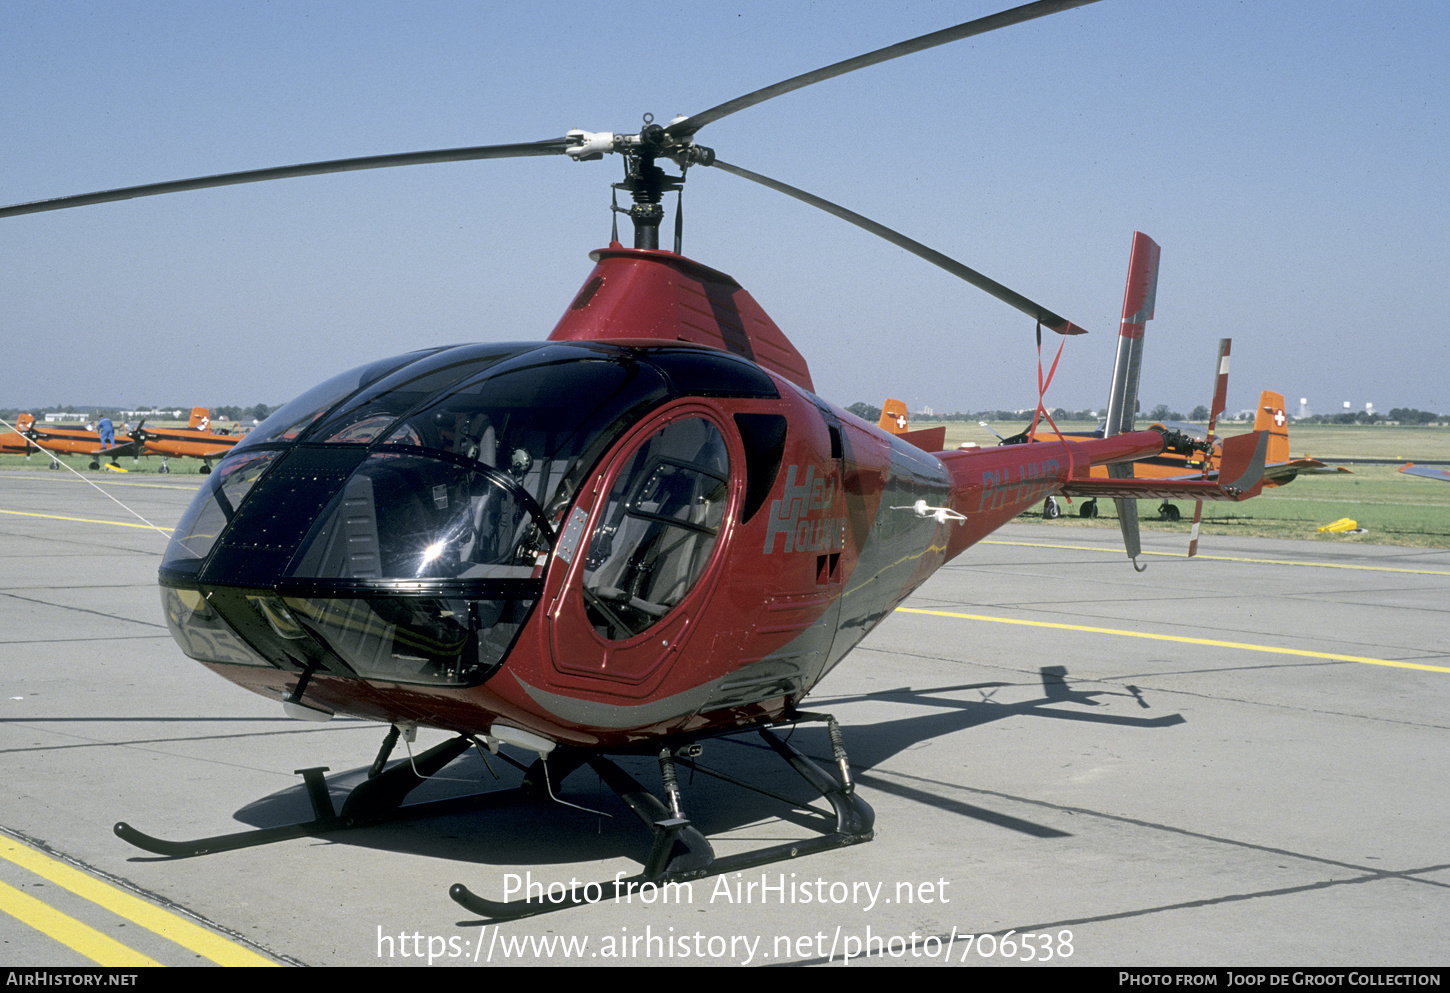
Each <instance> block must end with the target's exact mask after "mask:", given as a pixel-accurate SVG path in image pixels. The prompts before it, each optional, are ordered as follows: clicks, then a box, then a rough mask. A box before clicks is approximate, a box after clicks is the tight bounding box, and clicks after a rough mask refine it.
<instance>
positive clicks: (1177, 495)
mask: <svg viewBox="0 0 1450 993" xmlns="http://www.w3.org/2000/svg"><path fill="white" fill-rule="evenodd" d="M1268 446H1269V436H1268V433H1267V432H1263V431H1254V432H1252V433H1250V434H1242V435H1238V436H1237V437H1234V438H1228V439H1226V440H1225V441H1224V443H1223V470H1222V472H1220V474H1219V479H1216V480H1202V479H1090V478H1088V479H1084V478H1074V479H1071V480H1069V481H1068V482H1067V483H1065V484H1064V485H1063V487H1062V492H1063V494H1064V495H1065V496H1070V497H1089V498H1091V497H1111V498H1113V499H1119V500H1247V499H1248V498H1249V497H1253V496H1257V495H1258V493H1259V490H1260V489H1262V488H1263V483H1264V454H1265V452H1266V451H1267V449H1268ZM1224 479H1228V480H1231V482H1227V483H1225V482H1222V481H1221V480H1224Z"/></svg>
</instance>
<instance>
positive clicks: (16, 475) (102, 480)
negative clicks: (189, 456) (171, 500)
mask: <svg viewBox="0 0 1450 993" xmlns="http://www.w3.org/2000/svg"><path fill="white" fill-rule="evenodd" d="M119 471H121V472H126V473H129V472H130V471H131V470H130V469H121V470H119ZM197 478H198V479H200V480H201V481H202V482H205V480H206V477H204V476H198V477H197ZM14 479H21V480H29V481H31V482H37V483H90V484H91V485H93V486H102V485H104V486H132V487H138V486H139V487H141V488H143V489H151V490H194V489H197V488H198V487H199V486H200V485H201V484H200V483H193V484H190V485H188V484H187V483H184V482H182V483H143V482H139V481H131V480H123V479H112V478H110V477H109V476H99V477H96V478H92V477H90V476H82V477H81V478H80V479H76V478H75V477H74V476H46V475H43V474H41V473H38V472H10V473H5V474H3V475H0V482H8V481H10V480H14Z"/></svg>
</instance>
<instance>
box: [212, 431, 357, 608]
mask: <svg viewBox="0 0 1450 993" xmlns="http://www.w3.org/2000/svg"><path fill="white" fill-rule="evenodd" d="M366 455H367V452H366V451H365V449H364V448H363V447H362V446H358V447H356V448H306V447H301V448H296V449H293V450H292V451H291V452H289V453H287V455H285V456H284V457H283V458H282V460H281V462H280V463H279V464H278V465H276V466H274V467H273V469H272V471H270V472H269V473H267V475H266V476H264V477H263V478H262V480H261V481H260V482H258V483H257V485H256V487H255V488H254V489H253V491H252V493H251V494H250V496H249V498H248V499H247V501H246V502H245V503H243V504H242V507H241V509H240V510H239V511H238V512H237V514H236V516H235V517H233V518H232V520H231V522H230V523H229V524H228V525H227V529H226V531H225V533H224V534H223V535H222V539H221V543H220V545H219V547H218V548H217V549H216V550H215V552H213V554H212V557H211V561H209V562H208V563H207V565H206V570H205V572H204V574H203V575H202V577H201V580H202V582H220V583H226V584H227V585H231V586H252V587H267V586H272V585H274V584H275V583H276V582H277V580H278V579H280V578H281V577H282V574H283V572H284V571H285V570H286V568H287V564H288V563H289V562H290V561H291V560H292V556H293V555H294V554H296V552H297V549H298V547H299V546H300V545H301V544H302V539H303V538H304V537H305V536H306V535H307V530H308V528H310V527H311V526H312V523H313V522H314V521H315V520H316V519H317V515H318V514H320V513H321V512H322V510H323V508H324V507H326V506H327V504H328V502H329V501H330V500H331V499H332V498H333V497H334V496H335V495H336V494H337V492H338V491H339V490H341V489H342V487H343V484H344V483H346V482H347V480H348V477H350V476H351V475H352V474H353V472H354V471H355V470H356V469H357V467H358V466H359V465H361V464H362V460H363V458H364V457H365V456H366Z"/></svg>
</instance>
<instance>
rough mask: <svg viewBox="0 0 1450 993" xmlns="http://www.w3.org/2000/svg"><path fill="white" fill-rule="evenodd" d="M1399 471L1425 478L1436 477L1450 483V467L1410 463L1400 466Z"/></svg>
mask: <svg viewBox="0 0 1450 993" xmlns="http://www.w3.org/2000/svg"><path fill="white" fill-rule="evenodd" d="M1400 472H1403V473H1405V474H1407V475H1410V476H1424V477H1425V478H1426V479H1438V480H1440V481H1441V482H1442V483H1450V469H1446V468H1443V467H1441V466H1434V465H1414V464H1413V463H1411V464H1410V465H1406V466H1401V467H1400Z"/></svg>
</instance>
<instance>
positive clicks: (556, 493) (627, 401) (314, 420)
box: [160, 343, 778, 685]
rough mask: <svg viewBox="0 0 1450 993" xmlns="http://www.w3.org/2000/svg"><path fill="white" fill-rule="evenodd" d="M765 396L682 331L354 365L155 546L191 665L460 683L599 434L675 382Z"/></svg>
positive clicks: (583, 473) (541, 566) (677, 390)
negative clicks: (623, 340) (657, 338)
mask: <svg viewBox="0 0 1450 993" xmlns="http://www.w3.org/2000/svg"><path fill="white" fill-rule="evenodd" d="M702 395H703V396H750V397H774V396H778V392H777V390H776V387H775V384H774V382H773V381H772V380H771V378H770V377H769V376H768V375H767V374H765V373H764V372H763V371H762V370H760V369H759V367H757V366H755V365H753V364H751V363H748V362H745V361H743V360H741V359H738V358H735V357H734V356H731V355H728V354H725V353H722V352H718V351H714V350H705V349H699V348H693V347H688V346H681V347H669V346H666V347H653V348H629V347H621V346H615V345H607V344H574V343H544V344H539V343H530V344H524V345H519V344H510V345H464V346H457V347H453V348H445V349H435V350H429V351H422V352H414V353H410V354H408V355H403V356H399V357H397V358H393V359H388V360H384V361H380V362H375V363H371V364H369V365H367V366H362V367H359V368H357V369H354V370H352V371H350V372H347V373H344V374H343V375H341V376H338V377H335V378H334V379H332V380H329V381H327V382H326V383H323V384H321V385H320V386H318V387H316V388H314V389H313V390H310V391H308V392H307V393H305V394H303V395H302V396H300V397H298V398H297V399H296V400H293V401H292V402H291V403H289V404H287V405H285V406H284V407H282V408H281V409H280V410H278V411H277V412H276V413H274V414H273V415H272V416H271V417H269V418H268V419H267V420H266V421H265V422H263V423H262V424H261V425H260V426H258V427H257V428H256V429H255V430H253V431H252V432H251V433H250V434H249V435H248V436H247V437H246V439H244V440H243V441H242V442H241V443H240V444H238V445H237V447H236V448H235V449H234V450H233V451H232V452H231V453H230V454H229V455H228V456H227V457H226V458H225V459H224V460H222V462H221V463H220V464H219V465H218V466H217V469H216V471H214V472H213V473H212V474H211V475H210V476H209V477H208V478H207V482H206V483H205V484H204V485H203V487H202V489H201V491H200V492H199V493H198V494H197V496H196V498H195V499H194V500H193V502H192V504H191V506H190V507H189V508H188V510H187V512H186V514H185V515H184V516H183V518H182V520H181V522H180V524H179V525H178V526H177V529H176V531H175V533H174V535H173V537H172V540H171V543H170V545H169V546H168V548H167V552H166V555H165V557H164V559H163V562H162V565H161V570H160V579H161V584H162V590H163V592H162V596H163V601H164V603H165V606H166V612H167V618H168V622H169V624H170V627H171V630H172V634H173V636H174V637H175V638H176V640H177V642H178V643H179V644H180V645H181V647H182V649H183V650H184V651H186V653H187V654H188V655H190V656H192V657H193V658H197V659H199V660H200V661H204V662H216V663H227V664H237V663H241V664H252V665H272V666H278V667H281V668H286V669H304V670H309V671H310V670H313V669H320V670H322V671H327V672H332V673H337V674H343V675H356V676H362V677H364V678H380V679H388V680H395V681H403V682H428V683H436V682H440V681H441V682H445V683H449V684H455V685H459V684H462V685H467V684H472V683H476V682H478V681H481V680H482V679H484V678H487V676H488V675H490V674H492V672H493V671H494V670H495V669H496V668H497V667H498V665H499V664H501V662H502V660H503V658H504V656H505V655H506V654H507V651H508V649H509V647H510V645H511V644H512V642H513V640H514V638H515V637H516V635H517V633H518V631H519V629H520V628H521V627H522V625H523V623H524V621H525V620H526V619H527V617H528V615H529V613H530V612H531V611H532V608H533V606H534V604H535V603H536V602H537V600H538V598H539V595H540V593H541V591H542V589H543V574H544V570H545V568H546V567H547V565H548V563H549V560H550V555H551V553H552V550H553V546H554V542H555V540H556V538H557V534H558V530H559V526H560V522H561V521H562V520H563V518H564V516H565V513H566V511H567V510H568V508H569V506H570V505H571V504H572V503H573V500H574V497H575V495H576V493H577V492H578V489H579V487H580V484H581V483H582V481H583V480H585V479H586V478H587V477H588V475H589V472H590V471H591V470H592V469H593V468H594V466H595V465H596V464H598V462H599V460H600V459H601V458H602V457H603V455H604V454H605V452H606V451H607V450H608V449H609V448H610V447H611V445H612V444H613V443H614V442H615V441H616V440H617V439H618V438H619V437H620V435H621V434H623V433H624V432H625V431H627V430H628V429H629V428H630V427H631V426H632V425H633V424H635V423H637V422H638V421H639V420H640V419H641V418H642V417H644V416H646V415H647V414H648V413H649V412H650V411H651V410H653V409H655V408H657V407H659V406H660V405H661V404H664V403H666V402H668V401H670V400H672V399H674V398H677V397H682V396H702Z"/></svg>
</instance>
